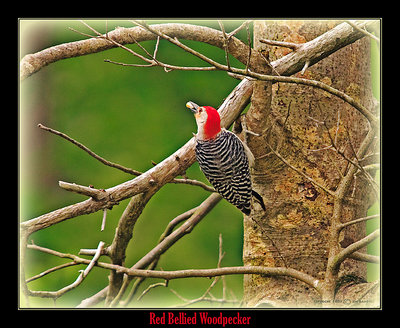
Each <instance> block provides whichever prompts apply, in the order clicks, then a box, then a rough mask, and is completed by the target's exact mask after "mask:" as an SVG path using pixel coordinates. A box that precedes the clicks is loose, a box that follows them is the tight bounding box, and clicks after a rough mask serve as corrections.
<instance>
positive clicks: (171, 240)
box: [111, 193, 222, 306]
mask: <svg viewBox="0 0 400 328" xmlns="http://www.w3.org/2000/svg"><path fill="white" fill-rule="evenodd" d="M221 199H222V196H221V195H220V194H217V193H213V194H211V195H210V196H209V197H208V198H207V199H206V200H205V201H204V202H203V203H201V205H200V206H199V207H198V208H197V210H196V211H195V212H194V213H193V215H192V216H191V217H190V219H188V220H187V221H186V222H185V223H184V224H182V225H181V226H180V227H179V228H178V229H176V230H175V231H174V232H173V233H171V234H170V235H168V236H167V237H165V239H164V240H163V241H162V242H160V243H159V244H158V245H157V246H155V247H154V248H153V249H152V250H151V251H150V252H148V253H147V254H146V255H145V256H144V257H142V258H141V259H140V260H139V261H138V262H136V264H135V265H134V266H132V269H136V268H144V267H146V266H148V265H149V264H150V263H151V262H153V261H154V259H156V258H159V257H160V255H162V254H163V253H164V252H165V251H167V250H168V249H169V248H170V247H171V246H172V245H173V244H175V243H176V242H177V241H178V240H179V239H181V238H182V237H183V236H184V235H186V234H188V233H190V232H191V231H192V230H193V228H194V227H195V226H196V225H197V224H198V223H199V222H200V221H201V220H202V219H203V218H204V217H205V215H206V214H207V213H208V212H209V211H210V210H211V209H212V208H214V206H215V205H216V204H217V203H218V202H219V201H220V200H221ZM132 278H133V277H129V278H127V279H124V283H123V285H122V287H121V289H120V291H119V293H118V295H117V296H116V297H115V299H114V300H113V302H112V303H111V305H112V306H114V305H116V304H117V303H118V302H119V300H120V298H121V297H122V296H123V294H124V293H125V290H126V289H127V287H128V285H129V283H130V281H131V280H132Z"/></svg>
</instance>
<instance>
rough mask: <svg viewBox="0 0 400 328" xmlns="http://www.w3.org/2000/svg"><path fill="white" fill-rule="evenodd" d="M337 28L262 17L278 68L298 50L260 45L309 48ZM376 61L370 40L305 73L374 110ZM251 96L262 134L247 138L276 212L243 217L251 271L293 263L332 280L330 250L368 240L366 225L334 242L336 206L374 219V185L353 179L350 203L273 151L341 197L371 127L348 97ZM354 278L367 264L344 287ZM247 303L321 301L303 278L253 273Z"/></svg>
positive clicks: (260, 27) (284, 90)
mask: <svg viewBox="0 0 400 328" xmlns="http://www.w3.org/2000/svg"><path fill="white" fill-rule="evenodd" d="M334 26H335V22H332V21H284V22H283V21H279V22H278V21H257V22H255V23H254V45H255V48H256V49H258V50H259V51H261V52H262V53H263V54H264V55H265V56H266V57H267V58H268V60H269V61H271V62H272V61H275V60H277V59H279V58H280V57H282V56H284V55H286V54H287V53H289V52H291V50H290V49H288V48H283V47H277V46H269V45H266V44H262V43H260V42H259V40H260V39H271V40H278V41H287V42H294V43H304V42H307V41H310V40H312V39H314V38H315V37H317V36H318V35H320V34H322V33H324V32H326V31H327V30H329V29H331V28H333V27H334ZM369 56H370V52H369V39H368V38H363V39H361V40H359V41H357V42H355V43H353V44H351V45H349V46H347V47H345V48H343V49H341V50H339V51H337V52H336V53H334V54H332V55H330V56H329V57H328V58H325V59H323V60H322V61H320V62H319V63H317V64H316V65H313V66H312V67H310V68H308V69H307V70H306V71H305V72H304V75H301V73H298V75H299V77H303V78H308V79H313V80H318V81H322V82H324V83H327V84H328V85H331V86H332V87H334V88H337V89H339V90H341V91H344V92H346V93H347V94H349V95H350V96H352V97H354V98H356V99H357V100H358V101H359V102H361V103H362V104H363V105H364V106H366V107H367V108H372V107H373V98H372V93H371V81H370V73H369V72H370V68H369ZM251 100H252V102H251V107H250V109H249V111H248V113H247V115H246V125H247V129H248V130H250V131H252V132H255V133H258V134H261V136H254V135H252V134H248V135H247V136H246V138H247V142H248V145H249V147H250V148H251V149H252V151H253V152H254V155H255V157H256V167H255V171H254V173H253V180H254V182H253V183H254V189H255V190H257V191H258V192H259V193H260V194H261V195H262V196H263V198H264V201H265V204H266V207H267V211H266V212H265V213H264V212H262V210H261V209H260V207H259V206H258V205H254V206H255V211H256V215H255V216H254V220H251V219H250V218H248V217H245V218H244V250H243V261H244V265H262V266H268V267H274V266H287V267H290V268H294V269H297V270H300V271H302V272H305V273H308V274H310V275H312V276H314V277H316V278H318V279H320V280H323V279H324V278H325V272H326V270H327V264H328V262H327V261H328V255H329V250H331V248H333V249H334V250H336V252H338V251H339V250H340V249H341V247H343V248H344V247H346V246H348V245H350V244H351V243H353V242H355V241H357V240H359V239H361V238H362V237H364V236H365V223H362V224H358V225H352V226H351V227H349V229H346V230H344V232H342V233H341V234H340V237H339V245H337V244H335V243H334V242H332V238H331V229H332V225H333V219H332V218H333V215H334V211H335V207H338V211H337V214H338V215H339V216H340V221H341V222H347V221H349V220H353V219H355V218H358V217H363V216H366V212H367V209H368V207H369V206H370V205H371V201H372V197H370V193H371V191H370V188H369V185H368V183H367V181H366V180H365V179H362V178H361V179H356V180H354V179H353V180H352V181H350V182H351V186H350V187H349V188H347V190H346V195H345V197H344V199H335V198H334V197H332V195H331V194H328V193H327V192H325V191H323V190H321V189H320V188H318V187H317V186H315V185H314V184H313V183H311V182H310V181H309V180H308V179H306V178H305V177H304V176H302V175H300V174H299V173H297V172H296V171H295V170H293V169H292V168H290V167H289V166H288V165H286V164H285V163H284V162H283V161H282V160H281V159H280V158H278V156H276V154H275V153H274V152H272V151H271V149H270V147H272V149H273V150H274V151H275V152H277V153H279V154H280V155H281V156H282V157H283V158H284V159H286V161H287V162H288V163H290V164H291V165H292V166H293V167H295V168H297V169H298V170H301V171H302V172H303V173H304V174H306V175H307V176H309V177H311V178H312V179H314V181H316V182H318V183H319V184H321V185H322V186H325V187H326V188H327V189H328V190H330V191H332V192H334V191H335V190H336V188H337V187H338V185H339V183H340V182H341V181H342V179H343V176H344V175H346V173H348V171H349V168H350V166H352V164H349V162H348V161H347V160H346V159H345V158H344V157H347V158H350V159H351V158H354V155H355V154H354V151H357V150H358V149H359V148H360V145H361V143H362V141H363V140H364V138H365V137H366V135H367V132H368V130H369V124H368V121H367V120H366V119H365V117H363V116H362V115H361V114H360V113H359V112H357V111H355V110H354V108H352V107H351V106H349V105H348V104H345V103H344V102H343V101H342V100H340V99H338V98H336V97H332V96H331V95H329V94H327V93H325V92H322V91H320V90H316V89H313V88H310V87H307V86H301V85H296V84H281V83H276V84H274V85H273V86H272V87H271V85H270V83H268V82H261V81H258V82H255V83H254V89H253V95H252V99H251ZM242 121H243V119H242ZM333 143H335V146H336V147H337V149H338V150H339V151H340V152H342V153H343V155H340V154H338V152H337V151H335V150H334V147H333V146H332V144H333ZM329 145H331V147H329V149H324V148H325V147H326V148H328V147H327V146H329ZM339 203H340V204H339ZM254 221H257V222H258V223H259V224H260V226H259V225H258V224H256V223H255V222H254ZM362 251H363V252H365V251H366V250H365V248H364V249H363V250H362ZM346 276H347V277H354V279H358V281H364V282H365V278H366V264H365V263H363V262H359V261H355V260H352V259H347V260H345V261H344V263H343V264H342V266H341V269H340V272H339V273H338V274H337V275H336V277H335V279H336V280H335V281H337V279H339V278H340V277H346ZM343 279H344V278H343ZM343 279H342V280H343ZM353 282H354V280H353ZM335 287H336V286H331V287H330V289H331V290H332V288H335ZM331 294H332V293H330V296H332V295H331ZM327 298H329V297H327ZM244 300H245V302H246V304H247V306H251V307H252V306H257V305H261V304H262V305H261V306H278V307H291V306H318V303H319V302H321V298H320V295H319V294H318V293H316V291H315V290H313V289H312V288H309V287H308V286H307V285H306V284H304V283H302V282H300V281H298V280H295V279H292V278H289V277H261V276H256V275H245V279H244Z"/></svg>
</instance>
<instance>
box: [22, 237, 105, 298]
mask: <svg viewBox="0 0 400 328" xmlns="http://www.w3.org/2000/svg"><path fill="white" fill-rule="evenodd" d="M28 247H29V248H33V249H38V250H41V251H44V252H46V253H50V254H52V255H56V256H60V257H69V258H72V259H73V260H74V262H77V261H76V259H77V258H78V257H77V256H76V255H71V254H63V253H59V252H55V251H52V252H49V250H48V249H46V248H43V247H38V246H36V245H29V246H28ZM103 247H104V242H102V241H101V242H99V246H98V247H97V251H96V254H95V255H94V256H93V258H92V260H90V261H89V260H87V262H88V266H87V267H86V269H85V270H83V271H81V273H80V275H79V276H78V278H77V279H76V280H75V281H74V282H73V283H72V284H70V285H68V286H66V287H64V288H61V289H60V290H58V291H56V292H47V291H29V295H30V296H37V297H48V298H54V299H57V298H59V297H61V296H62V295H64V294H65V293H67V292H69V291H70V290H72V289H74V288H76V287H78V286H79V285H80V284H81V283H82V282H83V280H84V279H85V278H86V277H87V275H88V274H89V272H90V271H91V270H92V268H93V267H94V265H95V264H96V262H97V260H98V259H99V257H100V255H101V250H102V248H103ZM50 251H51V250H50ZM85 262H86V261H85Z"/></svg>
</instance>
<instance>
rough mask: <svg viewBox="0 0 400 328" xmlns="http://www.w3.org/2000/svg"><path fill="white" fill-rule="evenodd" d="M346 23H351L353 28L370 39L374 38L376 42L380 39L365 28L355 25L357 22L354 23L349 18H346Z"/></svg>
mask: <svg viewBox="0 0 400 328" xmlns="http://www.w3.org/2000/svg"><path fill="white" fill-rule="evenodd" d="M346 23H347V24H349V25H351V26H352V27H353V28H355V29H356V30H357V31H360V32H361V33H363V34H365V35H366V36H368V37H370V38H371V39H373V40H375V41H376V42H378V43H380V42H381V40H380V39H379V38H378V37H377V36H375V35H373V34H372V33H370V32H368V31H367V30H364V29H363V28H361V27H359V26H357V24H355V23H354V22H352V21H351V20H346Z"/></svg>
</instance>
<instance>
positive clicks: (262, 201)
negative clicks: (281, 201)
mask: <svg viewBox="0 0 400 328" xmlns="http://www.w3.org/2000/svg"><path fill="white" fill-rule="evenodd" d="M251 192H252V194H253V196H254V198H255V199H256V201H257V202H258V203H259V204H260V205H261V207H262V209H263V210H264V211H265V204H264V200H263V198H262V197H261V195H260V194H259V193H257V192H255V191H254V190H252V191H251Z"/></svg>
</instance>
